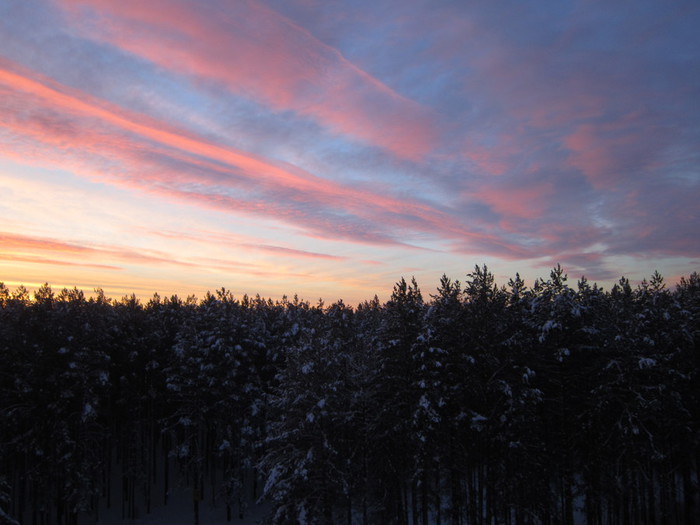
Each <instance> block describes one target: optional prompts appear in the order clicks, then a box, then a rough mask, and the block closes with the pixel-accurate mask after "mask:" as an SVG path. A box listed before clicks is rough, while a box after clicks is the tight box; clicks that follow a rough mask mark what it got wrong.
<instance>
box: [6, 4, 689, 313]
mask: <svg viewBox="0 0 700 525" xmlns="http://www.w3.org/2000/svg"><path fill="white" fill-rule="evenodd" d="M698 28H700V2H697V0H691V1H668V2H662V1H659V0H656V1H646V0H634V1H615V2H612V1H603V0H601V1H575V2H574V1H566V0H564V1H562V0H551V1H536V2H522V1H494V0H481V1H460V0H455V1H447V0H422V1H419V0H392V1H384V0H371V1H369V0H343V1H335V0H265V1H263V0H261V1H255V0H250V1H249V0H198V1H197V0H147V1H138V2H137V1H134V2H131V1H124V0H31V1H28V0H0V192H1V193H0V194H1V196H2V198H1V200H0V221H1V222H0V281H4V282H5V284H6V285H8V286H9V287H11V288H12V287H15V286H17V285H19V284H24V285H26V286H28V287H32V286H36V285H39V284H41V283H43V282H46V281H47V282H49V284H51V285H52V286H53V287H54V288H55V289H60V288H62V287H64V286H65V287H73V286H77V287H78V288H81V289H83V290H84V291H86V293H89V292H92V290H93V289H94V288H97V287H100V288H103V289H104V290H105V292H106V293H107V295H108V296H111V297H114V298H119V297H121V296H122V295H125V294H127V293H132V292H134V293H136V294H137V295H138V296H140V297H143V298H146V297H148V296H150V295H152V294H153V292H156V291H157V292H159V293H160V294H161V295H170V294H174V293H177V294H179V295H181V296H184V295H188V294H197V295H198V296H199V297H201V296H202V295H203V294H204V293H205V292H206V291H207V290H211V291H214V290H216V289H218V288H221V287H222V286H223V287H226V288H227V289H230V290H231V291H233V293H234V295H236V296H239V297H240V296H241V295H242V294H244V293H248V294H252V295H254V294H256V293H259V294H261V295H262V296H265V297H272V298H279V297H280V296H281V295H282V294H287V295H290V296H291V295H293V294H295V293H297V294H299V296H300V297H302V298H305V299H308V300H310V301H311V302H315V301H316V300H317V299H318V298H319V297H322V298H324V299H325V300H326V301H329V302H330V301H334V300H336V299H338V298H343V299H344V300H346V302H349V303H351V304H353V303H354V304H356V303H357V302H359V301H361V300H364V299H371V298H372V297H373V296H374V294H378V295H379V297H380V299H382V300H385V299H386V298H388V295H389V294H390V292H391V288H392V286H393V284H394V283H395V282H396V281H397V280H398V279H399V278H400V277H401V276H405V277H407V278H409V277H411V276H415V277H416V279H417V280H418V283H419V285H420V286H421V288H422V289H423V291H424V294H425V295H426V296H427V294H429V293H432V292H434V290H435V287H436V285H437V284H438V281H439V277H440V275H442V274H443V273H444V274H447V275H448V276H449V277H451V278H453V279H459V280H462V281H463V280H464V279H465V276H466V274H467V273H469V272H470V271H471V270H472V269H473V267H474V265H475V264H484V263H485V264H487V265H488V266H489V268H490V269H491V270H492V271H493V272H494V274H495V275H496V278H497V281H498V282H499V283H501V284H505V283H506V282H507V281H508V279H509V278H510V277H513V276H514V275H515V273H516V272H520V274H521V276H523V277H524V278H525V279H526V282H527V283H528V284H530V285H531V284H532V282H533V280H534V279H535V278H536V277H545V278H546V277H547V276H548V275H549V270H550V269H551V268H552V266H555V265H556V264H557V263H561V265H562V266H563V267H564V269H565V270H566V272H567V273H568V274H569V277H570V279H571V280H572V281H573V282H575V281H576V280H577V279H578V278H579V277H581V275H585V276H586V277H587V278H588V279H589V280H590V281H596V282H598V283H599V284H601V285H603V286H605V287H606V288H608V287H610V286H611V285H612V283H614V282H616V281H617V280H618V279H619V277H620V276H622V275H625V276H627V277H629V278H630V279H631V280H632V281H638V280H640V279H642V278H644V277H649V276H650V275H651V274H652V273H653V271H654V270H657V269H658V270H659V271H660V272H661V273H662V274H663V275H664V276H665V277H666V279H667V281H668V282H669V283H673V282H675V281H676V280H677V279H678V278H679V277H680V276H682V275H689V274H690V273H691V272H693V271H698V270H700V31H699V30H698Z"/></svg>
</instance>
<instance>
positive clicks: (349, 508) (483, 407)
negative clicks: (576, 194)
mask: <svg viewBox="0 0 700 525" xmlns="http://www.w3.org/2000/svg"><path fill="white" fill-rule="evenodd" d="M699 342H700V276H699V275H698V274H697V273H694V274H692V275H691V276H690V277H688V278H684V279H682V280H681V282H680V284H679V285H678V286H677V287H676V288H675V289H674V290H669V289H667V288H666V287H665V285H664V283H663V279H662V277H661V276H660V275H659V274H658V273H656V274H654V276H653V277H652V278H651V279H650V280H649V281H644V282H642V284H641V285H639V286H636V287H632V286H631V285H630V283H629V282H628V281H627V280H626V279H624V278H623V279H621V280H620V282H619V283H618V284H617V285H616V286H614V287H613V288H612V289H611V290H609V291H605V290H602V289H600V288H598V287H597V286H596V285H591V284H590V283H589V282H587V281H586V280H585V279H582V280H580V281H579V282H578V283H577V284H576V285H575V286H569V285H568V283H567V279H566V275H565V274H564V272H563V271H562V269H561V268H559V267H557V268H555V269H554V270H553V271H552V272H551V274H550V277H549V279H547V280H542V279H540V280H538V281H536V282H535V283H534V285H533V286H532V287H526V286H525V284H524V282H523V281H522V280H521V279H520V278H519V277H516V278H515V279H512V280H511V281H510V282H509V283H508V284H507V285H506V286H501V287H499V286H498V285H497V284H496V283H495V282H494V277H493V275H492V274H491V273H490V272H489V271H488V269H487V268H486V267H485V266H484V267H478V266H477V267H476V268H475V270H474V271H473V272H472V273H470V274H468V276H467V279H466V281H465V282H464V284H463V285H461V284H460V283H459V282H457V281H451V280H450V279H448V278H446V277H443V279H442V280H441V282H440V286H439V288H438V290H437V294H436V295H435V296H431V297H429V298H424V297H423V295H422V293H421V291H420V289H419V287H418V285H417V284H416V282H415V280H413V281H411V282H406V281H405V280H403V279H402V280H401V281H400V282H399V283H397V284H396V286H395V287H394V291H393V294H392V296H391V298H390V299H389V300H388V301H387V302H386V303H384V304H381V303H380V302H379V301H378V300H377V299H376V298H375V299H374V300H373V301H369V302H365V303H363V304H361V305H359V306H358V307H357V308H351V307H349V306H347V305H345V304H344V303H343V302H342V301H339V302H337V303H334V304H332V305H329V306H327V305H324V304H322V303H319V304H317V305H311V304H309V303H307V302H305V301H300V300H298V299H296V298H295V299H294V300H291V301H290V300H287V299H283V300H282V301H276V302H273V301H271V300H265V299H261V298H260V297H256V298H249V297H243V298H241V299H237V298H234V297H233V296H232V295H231V293H230V292H228V291H226V290H224V289H222V290H220V291H218V292H217V293H216V295H212V294H207V296H206V297H205V298H204V299H202V300H201V301H197V300H195V299H194V298H188V299H186V300H182V299H180V298H178V297H176V296H173V297H171V298H160V297H159V296H157V295H156V296H154V297H153V298H152V299H151V300H150V301H148V302H147V303H145V304H143V303H140V302H139V301H138V300H137V299H136V298H135V297H133V296H132V297H125V298H123V299H122V300H120V301H113V300H110V299H107V298H106V297H105V296H104V294H103V293H101V292H99V291H97V294H96V295H95V296H93V297H90V298H87V297H85V296H84V295H83V293H82V292H80V291H78V290H76V289H74V290H63V291H61V292H60V293H54V292H53V291H52V290H51V288H50V287H49V286H48V285H45V286H43V287H42V288H40V289H39V290H38V291H37V292H36V293H35V294H34V295H33V297H30V294H29V293H28V292H27V291H26V289H24V288H22V287H20V288H19V289H17V290H15V291H14V292H11V291H10V290H8V289H7V288H6V287H5V286H4V285H2V284H0V445H1V448H0V508H1V509H2V510H0V522H3V520H5V522H7V523H13V522H14V520H16V521H17V522H20V523H23V524H30V523H31V524H42V525H45V524H68V525H70V524H75V523H77V522H78V521H79V518H80V519H81V520H82V519H84V517H86V516H87V517H89V518H90V519H91V520H93V521H94V520H96V519H98V518H99V516H100V513H101V512H103V511H102V509H104V507H106V506H111V507H115V506H117V507H120V508H121V512H122V516H123V517H124V518H127V519H128V518H134V517H137V516H138V515H139V513H145V512H149V511H150V510H151V509H152V507H154V506H156V505H162V504H164V503H167V500H168V495H169V494H171V491H172V489H173V487H174V486H175V485H176V483H182V482H186V483H188V484H189V486H190V487H191V493H192V494H193V498H192V499H193V520H194V522H195V523H196V522H197V521H198V515H199V505H200V501H214V502H216V503H217V504H218V505H219V506H220V508H221V512H222V513H226V515H227V516H228V518H229V519H237V518H240V517H242V516H243V515H244V514H245V509H246V504H247V503H248V502H250V501H251V499H252V498H257V497H262V498H264V499H266V500H267V501H269V502H271V505H272V517H271V522H272V523H322V524H326V523H328V524H330V523H348V524H350V523H362V524H373V523H382V524H386V523H396V524H413V525H417V524H420V525H427V524H428V523H431V524H432V523H436V524H442V523H445V524H455V525H457V524H459V525H466V524H469V525H474V524H504V525H511V524H512V525H531V524H532V525H534V524H544V525H554V524H564V525H572V524H574V523H575V522H576V523H582V522H584V523H588V524H591V525H598V524H601V525H602V524H610V525H617V524H630V525H631V524H660V525H662V524H677V523H686V524H691V523H697V521H696V520H697V516H700V503H699V498H698V475H699V473H700V469H699V464H698V457H699V454H698V452H699V451H700V425H699V420H700V378H699V377H698V370H699V369H700V366H699V365H700V348H699V347H698V343H699ZM222 515H223V514H222Z"/></svg>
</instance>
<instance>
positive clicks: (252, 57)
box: [59, 0, 437, 160]
mask: <svg viewBox="0 0 700 525" xmlns="http://www.w3.org/2000/svg"><path fill="white" fill-rule="evenodd" d="M59 4H60V5H62V6H63V7H64V8H65V9H66V12H67V13H68V14H69V16H70V18H71V19H72V20H73V21H74V22H75V23H76V24H77V25H79V26H80V27H82V28H83V29H85V30H87V31H89V34H90V36H91V37H92V38H95V39H99V40H103V41H107V42H109V43H110V44H112V45H115V46H117V47H119V48H121V49H123V50H125V51H128V52H129V53H133V54H135V55H138V56H140V57H143V58H145V59H147V60H149V61H151V62H153V63H155V64H158V65H159V66H161V67H164V68H166V69H169V70H173V71H175V72H178V73H184V74H189V75H192V76H193V77H194V78H196V79H206V80H209V81H214V82H218V83H221V84H223V85H225V86H226V87H227V88H228V89H229V90H231V91H232V92H233V93H236V94H242V95H245V96H247V97H249V98H252V99H254V100H257V101H258V102H261V103H263V104H267V105H270V106H272V107H273V108H274V109H275V110H278V111H287V110H292V111H294V112H296V113H298V114H300V115H304V116H309V117H311V118H313V119H315V120H316V121H318V122H319V123H321V124H322V125H324V126H327V127H329V128H330V129H331V130H334V131H335V132H337V133H342V134H346V135H350V136H353V137H355V138H357V139H360V140H362V141H364V142H366V143H369V144H371V145H376V146H379V147H381V148H385V149H387V150H389V151H391V152H393V153H394V154H396V155H398V156H400V157H403V158H408V159H414V160H417V159H420V158H421V157H423V156H424V155H425V154H426V153H428V152H429V151H430V150H431V149H432V148H433V146H434V145H435V143H436V139H437V136H436V130H435V127H434V123H433V122H432V117H431V116H430V114H429V113H428V111H427V110H426V109H424V108H422V107H421V106H420V105H418V104H417V103H415V102H413V101H412V100H409V99H407V98H406V97H404V96H402V95H400V94H398V93H396V92H395V91H393V90H392V89H391V88H389V87H388V86H386V85H385V84H383V83H382V82H380V81H379V80H377V79H376V78H374V77H372V76H371V75H369V74H368V73H366V72H365V71H362V70H361V69H359V68H358V67H356V66H355V65H353V64H352V63H351V62H349V61H348V60H347V59H345V58H344V57H343V56H342V55H341V54H340V53H339V52H338V51H337V50H335V49H333V48H331V47H329V46H327V45H326V44H324V43H322V42H320V41H319V40H317V39H316V38H314V37H313V35H311V34H310V33H309V32H308V31H306V30H305V29H303V28H301V27H299V26H298V25H296V24H295V23H294V22H292V21H291V20H289V19H287V18H285V17H283V16H282V15H280V14H279V13H277V12H276V11H273V10H271V9H269V8H267V7H266V6H264V5H262V4H260V3H259V2H256V1H252V0H249V1H239V2H229V3H225V4H223V3H222V4H220V5H219V4H215V5H211V6H209V7H206V6H203V5H202V4H199V3H196V4H195V3H193V4H191V5H190V4H188V3H186V2H183V1H172V0H167V1H166V0H152V1H149V2H121V1H111V0H59ZM86 9H89V12H90V13H91V14H92V15H96V16H91V17H90V24H95V25H94V26H93V25H90V27H89V28H87V26H86V25H85V24H83V23H82V20H83V17H84V16H85V13H86V11H85V10H86Z"/></svg>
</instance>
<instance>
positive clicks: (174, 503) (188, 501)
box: [80, 489, 270, 525]
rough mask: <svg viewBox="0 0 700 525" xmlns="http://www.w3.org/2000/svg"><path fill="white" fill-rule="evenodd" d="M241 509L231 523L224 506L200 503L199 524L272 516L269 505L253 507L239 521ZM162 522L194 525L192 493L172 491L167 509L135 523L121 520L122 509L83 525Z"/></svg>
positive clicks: (242, 524) (244, 523)
mask: <svg viewBox="0 0 700 525" xmlns="http://www.w3.org/2000/svg"><path fill="white" fill-rule="evenodd" d="M237 511H238V509H237V507H234V509H233V513H232V516H231V521H226V507H225V506H224V505H223V504H217V505H216V507H214V506H212V504H211V502H207V501H203V502H201V503H200V509H199V523H200V525H256V524H262V523H264V521H265V518H266V517H267V516H268V515H269V513H270V506H269V505H268V504H262V505H253V504H251V505H250V507H249V509H248V511H247V512H246V516H245V518H244V519H242V520H241V519H238V512H237ZM141 523H143V524H149V523H159V524H168V525H194V509H193V506H192V490H191V489H189V490H187V489H181V490H177V491H173V493H171V496H170V501H169V502H168V504H167V505H166V506H162V507H157V508H155V509H153V511H152V512H151V513H150V514H145V515H143V516H140V517H139V518H137V519H135V520H127V519H124V520H122V515H121V506H120V505H115V506H113V507H112V508H111V509H103V510H102V511H101V515H100V519H99V521H95V520H94V518H88V517H86V518H83V519H82V520H80V525H90V524H95V525H126V524H134V525H138V524H141Z"/></svg>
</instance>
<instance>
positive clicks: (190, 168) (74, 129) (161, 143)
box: [0, 60, 495, 242]
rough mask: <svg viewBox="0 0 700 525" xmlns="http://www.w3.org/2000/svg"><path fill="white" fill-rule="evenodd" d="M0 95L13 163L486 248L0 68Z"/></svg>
mask: <svg viewBox="0 0 700 525" xmlns="http://www.w3.org/2000/svg"><path fill="white" fill-rule="evenodd" d="M0 89H2V90H3V93H4V94H5V95H6V96H5V97H4V98H3V100H2V102H0V107H1V108H2V109H3V111H2V115H1V116H0V118H1V119H2V121H1V122H2V124H3V126H4V128H5V129H6V130H8V131H10V132H12V133H13V134H14V135H15V136H16V137H18V138H17V139H16V140H15V156H16V158H18V159H21V158H22V156H23V155H26V154H27V153H31V155H29V156H30V157H31V158H32V159H34V160H33V162H36V161H41V159H44V160H45V161H46V162H49V163H53V162H56V161H57V160H58V161H59V162H60V163H61V164H62V165H64V166H65V165H69V166H70V167H71V168H73V169H76V170H77V171H78V172H81V173H89V174H90V176H92V177H98V178H102V179H105V180H108V181H109V182H112V183H114V182H117V183H120V184H124V185H127V186H130V187H133V188H136V189H139V190H141V191H143V190H147V191H150V192H153V193H156V194H160V195H164V196H167V197H176V198H179V199H182V200H186V201H188V202H190V203H194V204H199V205H206V206H209V207H215V208H218V209H223V210H225V211H228V212H234V213H255V214H261V215H266V216H269V217H274V218H277V219H280V220H283V221H286V222H290V221H291V222H293V223H297V224H299V225H301V226H303V227H305V228H309V229H310V231H315V232H319V233H321V235H323V236H327V237H332V238H335V237H336V236H338V235H340V236H341V237H344V238H348V239H354V240H356V241H359V242H392V237H393V233H390V232H392V231H396V232H398V231H402V230H403V231H411V232H413V231H419V232H427V233H431V234H437V235H446V236H448V237H458V238H460V239H472V240H489V236H487V235H484V234H482V233H478V232H474V231H471V230H470V229H468V228H467V227H466V226H464V225H463V224H461V223H460V222H459V221H458V220H457V219H456V218H455V217H453V216H451V215H449V214H448V213H446V212H444V211H440V210H439V209H436V208H434V207H432V206H430V205H428V204H424V203H421V202H420V201H418V200H411V199H399V198H394V197H392V196H391V195H388V194H383V195H380V194H377V193H372V192H368V191H363V190H361V189H356V188H353V187H350V186H347V185H342V184H338V183H335V182H333V181H329V180H326V179H323V178H320V177H317V176H315V175H313V174H311V173H308V172H306V171H304V170H301V169H299V168H297V167H295V166H292V165H290V164H286V163H281V162H275V163H273V162H270V161H267V160H266V159H263V158H260V157H257V156H255V155H251V154H248V153H245V152H242V151H239V150H236V149H233V148H227V147H223V146H220V145H217V144H214V143H211V142H208V141H205V140H203V139H200V138H197V137H195V136H191V135H189V134H187V133H186V132H180V131H179V130H176V129H174V128H172V127H171V126H168V125H165V124H161V123H160V122H158V121H155V120H153V119H150V118H148V117H145V116H143V115H141V114H136V113H133V112H129V111H127V110H124V109H123V108H120V107H116V106H114V105H111V104H108V103H106V102H104V101H102V100H99V99H95V98H94V97H90V96H88V95H86V94H84V93H83V92H80V91H78V90H74V89H71V88H68V87H67V86H64V85H61V84H58V83H56V82H54V81H51V80H49V79H46V78H42V77H40V76H38V75H37V74H35V73H31V72H28V71H26V70H24V69H22V68H20V67H19V66H17V65H16V64H14V63H12V62H9V61H6V60H4V61H0ZM28 108H29V109H28ZM46 146H50V147H48V148H47V147H46ZM66 154H68V158H65V155H66ZM236 194H240V195H241V196H240V197H236V196H234V195H236ZM491 240H494V241H495V239H491Z"/></svg>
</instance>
